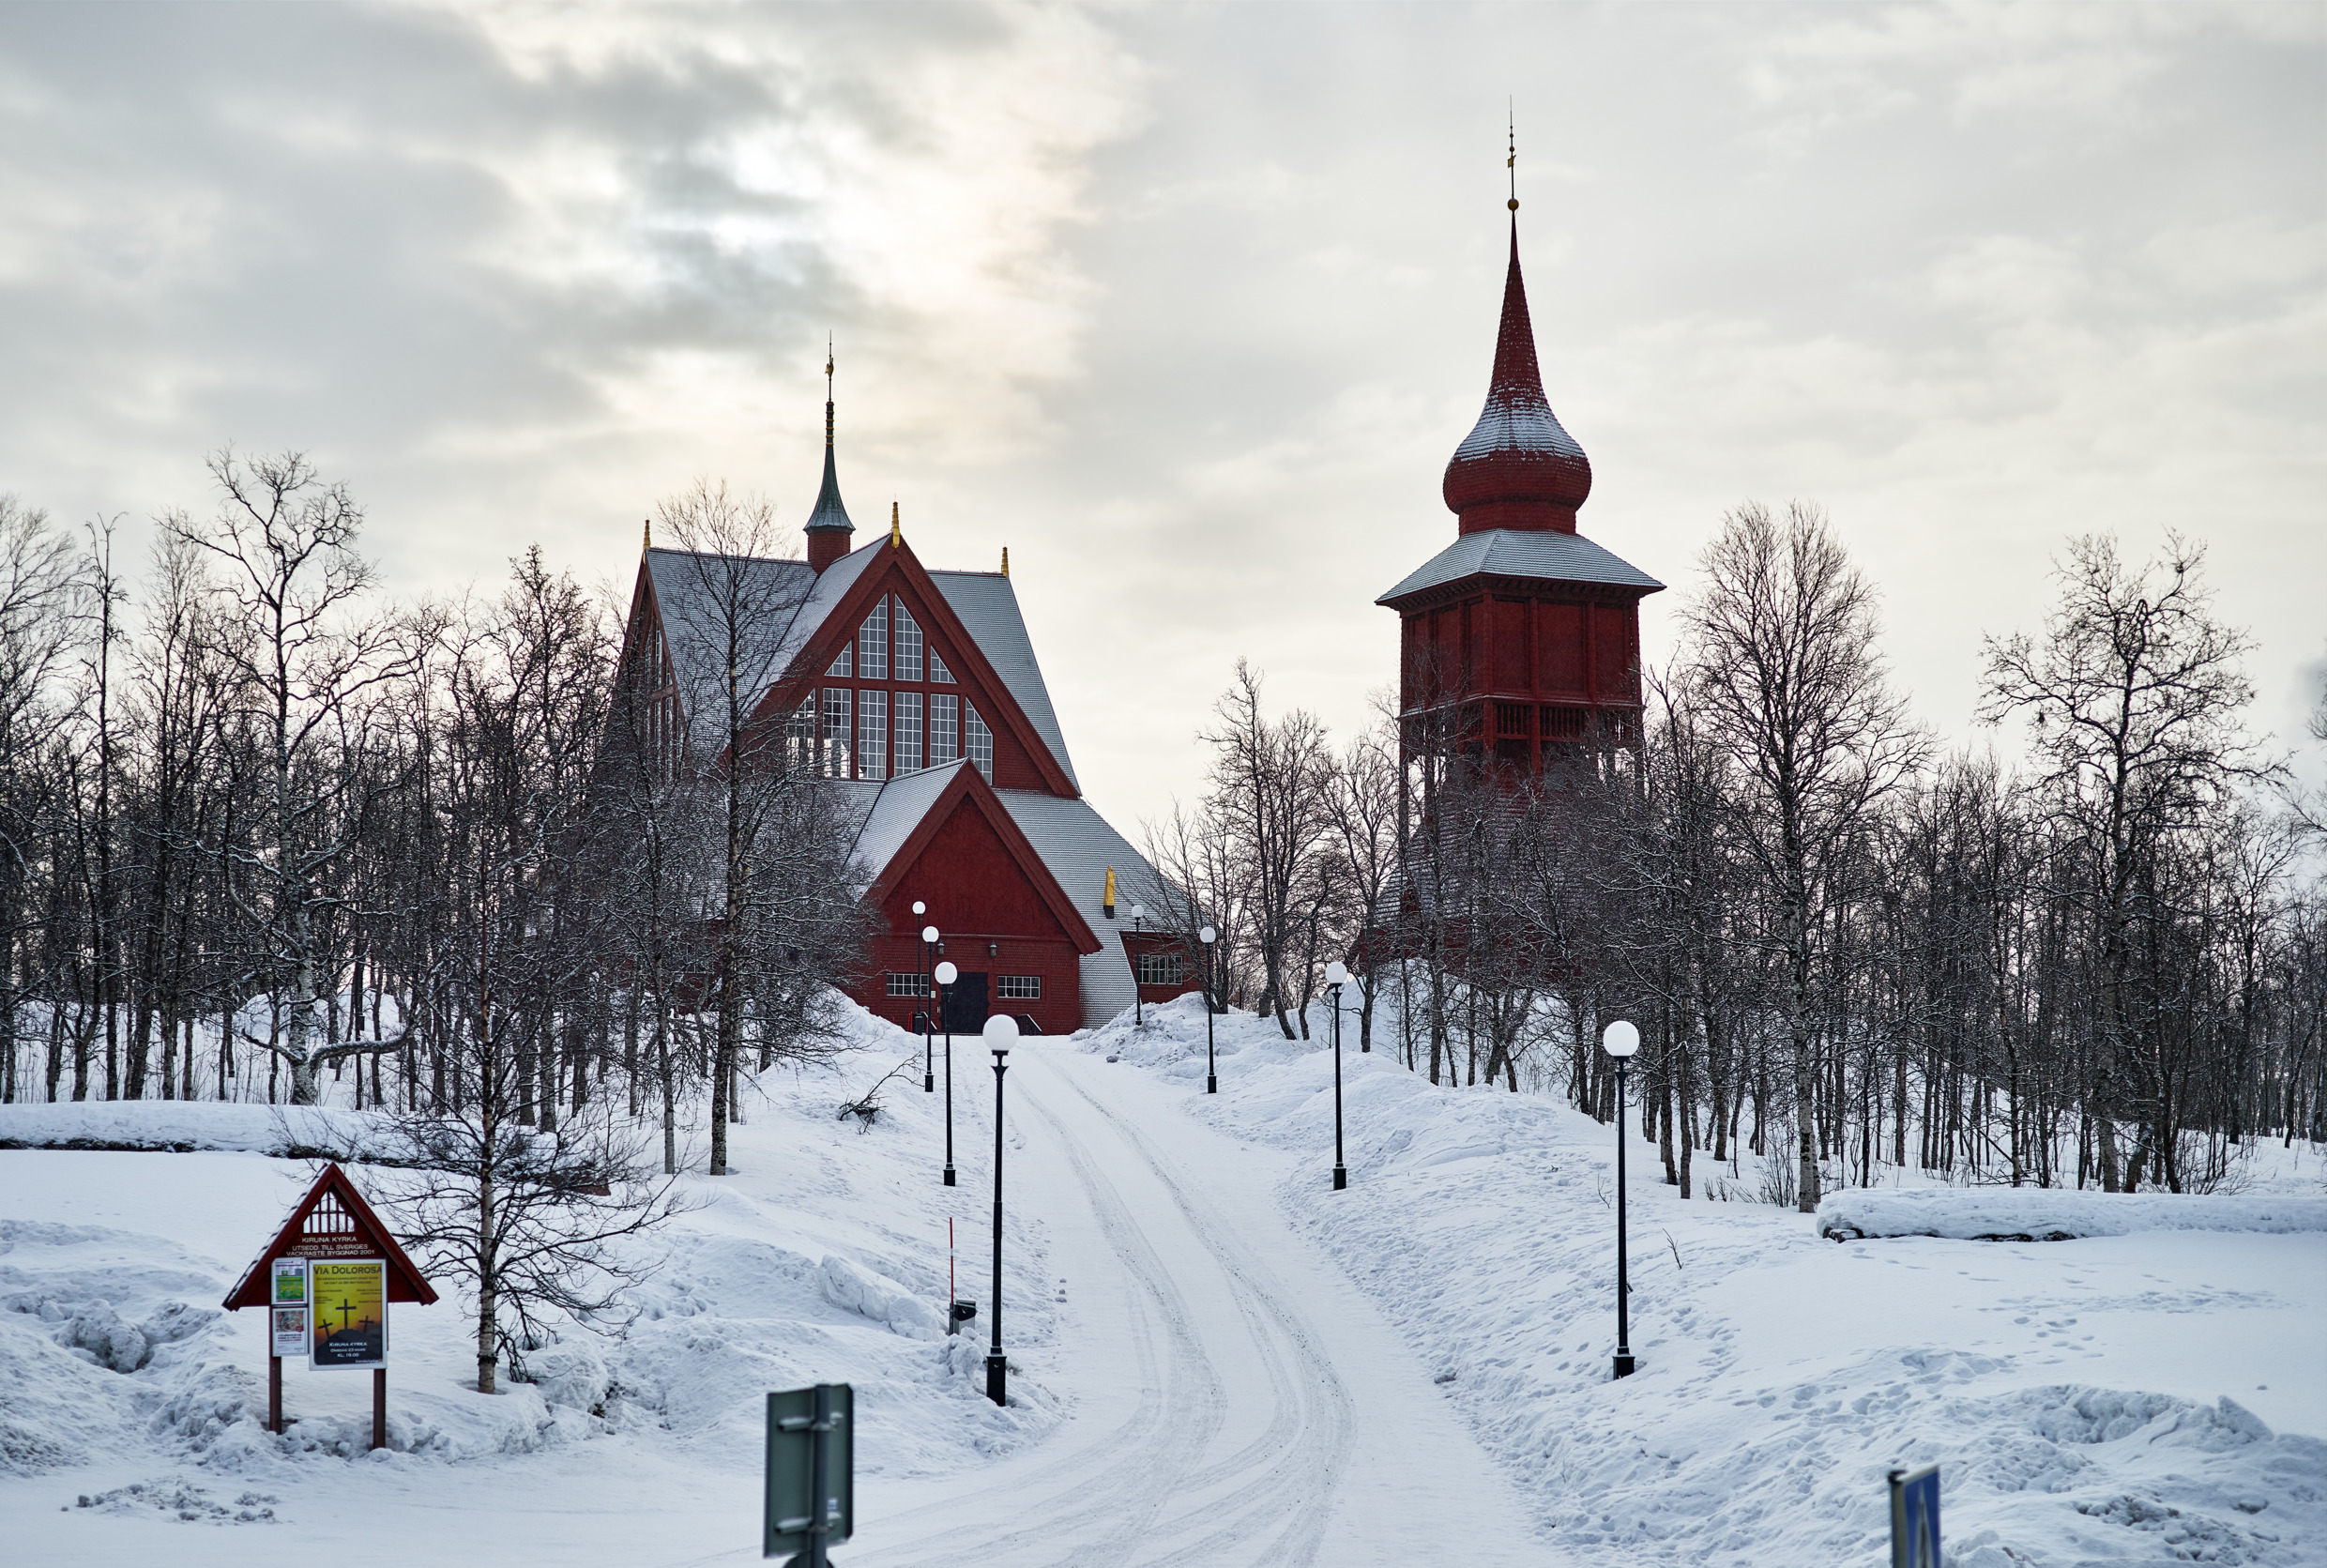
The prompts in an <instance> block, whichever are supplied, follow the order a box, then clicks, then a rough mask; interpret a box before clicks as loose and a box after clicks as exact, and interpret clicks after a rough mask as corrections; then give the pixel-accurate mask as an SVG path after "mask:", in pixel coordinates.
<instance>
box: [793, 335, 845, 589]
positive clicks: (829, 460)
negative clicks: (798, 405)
mask: <svg viewBox="0 0 2327 1568" xmlns="http://www.w3.org/2000/svg"><path fill="white" fill-rule="evenodd" d="M801 531H802V532H803V533H805V534H807V536H808V564H809V566H810V567H811V568H812V569H813V570H814V571H817V572H819V573H821V572H822V571H824V569H825V568H826V567H828V566H830V565H831V564H832V563H833V562H834V561H837V560H839V559H840V558H841V557H842V556H845V555H847V554H848V540H849V536H850V535H852V534H854V533H855V532H856V531H857V525H855V524H854V523H851V522H850V521H849V520H848V509H847V508H846V507H844V506H843V505H842V504H841V477H840V469H839V467H838V466H837V464H835V463H834V461H833V457H832V351H831V349H830V348H829V347H827V348H826V350H825V352H824V487H823V488H822V489H820V490H818V491H817V492H816V505H815V510H813V511H811V512H810V513H809V514H808V524H807V526H806V527H805V528H803V529H802V530H801Z"/></svg>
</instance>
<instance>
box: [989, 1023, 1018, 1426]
mask: <svg viewBox="0 0 2327 1568" xmlns="http://www.w3.org/2000/svg"><path fill="white" fill-rule="evenodd" d="M1017 1038H1018V1021H1017V1020H1016V1019H1015V1018H1012V1017H1011V1015H1010V1014H1009V1013H1007V1012H997V1013H996V1014H994V1016H992V1017H991V1018H988V1019H987V1020H986V1044H987V1046H988V1047H989V1048H990V1049H992V1051H993V1052H994V1344H993V1347H991V1348H990V1349H988V1350H987V1351H986V1397H987V1398H988V1399H991V1400H993V1401H994V1402H995V1403H996V1405H1007V1404H1009V1403H1010V1399H1009V1394H1010V1362H1007V1361H1005V1360H1003V1359H1002V1073H1004V1071H1006V1070H1007V1069H1008V1068H1009V1066H1010V1043H1011V1041H1013V1040H1015V1039H1017Z"/></svg>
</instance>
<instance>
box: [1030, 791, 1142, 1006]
mask: <svg viewBox="0 0 2327 1568" xmlns="http://www.w3.org/2000/svg"><path fill="white" fill-rule="evenodd" d="M995 793H996V794H997V795H999V796H1000V797H1001V799H1002V804H1003V806H1004V807H1006V808H1007V809H1008V810H1009V812H1010V816H1011V821H1013V822H1015V823H1017V824H1018V830H1019V831H1020V832H1023V833H1025V834H1026V835H1027V842H1028V843H1030V844H1032V845H1034V852H1035V853H1036V854H1038V855H1040V856H1042V863H1043V864H1044V865H1046V866H1048V867H1049V868H1050V874H1051V875H1053V876H1055V877H1057V880H1058V886H1059V887H1060V888H1062V889H1064V890H1065V891H1066V895H1067V898H1068V900H1069V901H1070V902H1072V904H1073V906H1074V909H1075V913H1077V914H1079V915H1081V916H1082V917H1083V920H1084V921H1085V923H1087V925H1089V927H1090V928H1091V931H1092V933H1093V934H1094V935H1096V936H1098V938H1099V942H1100V948H1099V951H1097V952H1091V953H1085V954H1084V955H1083V1022H1084V1023H1085V1024H1086V1025H1095V1024H1102V1023H1104V1022H1105V1021H1106V1020H1108V1019H1110V1018H1112V1017H1114V1016H1115V1015H1116V1014H1117V1013H1118V1012H1122V1011H1123V1010H1124V1009H1125V1008H1127V1007H1129V1006H1131V1005H1132V998H1133V984H1132V966H1131V960H1130V959H1129V958H1128V957H1127V956H1125V954H1124V951H1123V943H1122V939H1121V938H1120V937H1119V936H1117V933H1118V932H1123V931H1129V930H1130V929H1131V928H1132V916H1131V908H1132V906H1133V904H1134V903H1136V902H1137V901H1138V899H1139V896H1140V895H1139V893H1138V891H1137V890H1138V888H1139V887H1140V885H1141V884H1142V883H1143V882H1147V881H1151V880H1153V878H1154V875H1155V874H1154V872H1153V871H1152V870H1151V869H1150V868H1149V866H1148V858H1147V857H1146V856H1145V855H1142V854H1141V853H1140V852H1139V851H1138V850H1136V849H1134V848H1133V847H1132V845H1131V841H1130V840H1128V839H1126V838H1125V837H1124V836H1123V835H1122V834H1120V833H1118V832H1117V831H1116V830H1114V829H1113V828H1111V827H1109V826H1108V824H1107V819H1106V818H1105V817H1103V816H1101V815H1100V814H1099V813H1098V812H1097V811H1095V810H1093V809H1092V807H1091V804H1090V802H1089V801H1087V800H1085V799H1082V798H1081V797H1079V796H1078V797H1075V798H1073V799H1069V798H1067V797H1064V796H1058V795H1044V794H1042V793H1041V792H1039V791H1036V790H1030V789H1003V790H996V792H995ZM1109 866H1113V867H1114V868H1115V875H1116V878H1117V881H1118V884H1120V886H1119V888H1118V892H1119V893H1120V896H1121V899H1122V902H1121V903H1119V904H1118V905H1117V906H1115V908H1116V914H1117V916H1118V919H1115V920H1109V919H1107V917H1106V913H1105V906H1104V904H1103V903H1102V902H1101V901H1102V900H1103V898H1104V897H1105V894H1106V887H1107V868H1108V867H1109Z"/></svg>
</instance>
